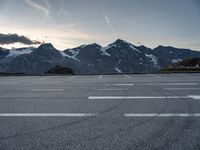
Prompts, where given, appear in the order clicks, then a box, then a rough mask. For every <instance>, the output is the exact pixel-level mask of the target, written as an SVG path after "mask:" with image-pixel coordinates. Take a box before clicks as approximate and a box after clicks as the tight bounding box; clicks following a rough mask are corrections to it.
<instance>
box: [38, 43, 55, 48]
mask: <svg viewBox="0 0 200 150" xmlns="http://www.w3.org/2000/svg"><path fill="white" fill-rule="evenodd" d="M39 48H43V49H55V48H54V46H53V45H52V44H51V43H44V44H41V45H40V46H39Z"/></svg>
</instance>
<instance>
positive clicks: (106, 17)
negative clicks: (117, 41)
mask: <svg viewBox="0 0 200 150" xmlns="http://www.w3.org/2000/svg"><path fill="white" fill-rule="evenodd" d="M104 19H105V21H106V24H107V25H108V27H109V29H110V30H111V32H112V34H113V36H114V37H115V38H117V34H116V32H115V30H114V28H113V26H112V24H111V22H110V19H109V18H108V16H107V15H106V14H104Z"/></svg>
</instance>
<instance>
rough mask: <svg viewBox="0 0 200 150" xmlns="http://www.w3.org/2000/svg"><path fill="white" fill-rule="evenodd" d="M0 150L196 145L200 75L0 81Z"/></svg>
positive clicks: (180, 149) (194, 148)
mask: <svg viewBox="0 0 200 150" xmlns="http://www.w3.org/2000/svg"><path fill="white" fill-rule="evenodd" d="M0 149H1V150H17V149H19V150H36V149H38V150H94V149H95V150H134V149H137V150H169V149H170V150H199V149H200V74H146V75H145V74H141V75H99V76H67V77H65V76H47V77H46V76H44V77H43V76H38V77H36V76H35V77H1V78H0Z"/></svg>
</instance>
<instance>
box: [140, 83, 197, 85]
mask: <svg viewBox="0 0 200 150" xmlns="http://www.w3.org/2000/svg"><path fill="white" fill-rule="evenodd" d="M142 85H198V83H147V84H142Z"/></svg>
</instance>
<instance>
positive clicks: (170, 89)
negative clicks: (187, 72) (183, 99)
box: [164, 88, 200, 91]
mask: <svg viewBox="0 0 200 150" xmlns="http://www.w3.org/2000/svg"><path fill="white" fill-rule="evenodd" d="M164 90H169V91H174V90H175V91H176V90H177V91H182V90H183V91H184V90H200V89H199V88H164Z"/></svg>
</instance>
